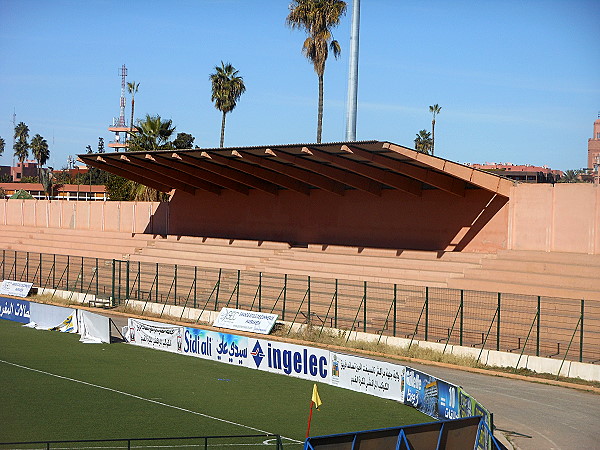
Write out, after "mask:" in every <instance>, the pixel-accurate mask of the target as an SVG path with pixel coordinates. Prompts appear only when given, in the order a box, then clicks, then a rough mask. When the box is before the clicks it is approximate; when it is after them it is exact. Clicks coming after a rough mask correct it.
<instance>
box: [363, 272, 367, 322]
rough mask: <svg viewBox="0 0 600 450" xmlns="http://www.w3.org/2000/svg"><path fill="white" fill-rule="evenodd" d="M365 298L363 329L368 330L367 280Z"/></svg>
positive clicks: (364, 289)
mask: <svg viewBox="0 0 600 450" xmlns="http://www.w3.org/2000/svg"><path fill="white" fill-rule="evenodd" d="M363 298H364V299H365V302H364V303H363V331H364V332H365V333H366V332H367V282H366V281H365V282H364V287H363Z"/></svg>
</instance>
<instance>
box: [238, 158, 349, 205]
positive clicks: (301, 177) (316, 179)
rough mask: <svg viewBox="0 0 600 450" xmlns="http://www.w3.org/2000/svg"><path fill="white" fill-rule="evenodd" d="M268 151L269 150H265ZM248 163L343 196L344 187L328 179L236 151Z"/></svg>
mask: <svg viewBox="0 0 600 450" xmlns="http://www.w3.org/2000/svg"><path fill="white" fill-rule="evenodd" d="M267 150H269V149H267ZM236 151H237V152H239V153H240V154H241V155H242V156H243V157H244V158H246V159H247V160H248V161H251V162H253V163H254V164H260V165H261V166H262V167H266V168H268V169H271V170H273V171H275V172H278V173H281V174H284V175H286V176H288V177H291V178H294V179H295V180H298V181H301V182H302V183H306V184H308V185H310V186H314V187H316V188H319V189H323V190H324V191H328V192H331V193H333V194H337V195H340V196H341V195H344V185H343V184H342V183H339V182H337V181H334V180H332V179H330V178H327V177H324V176H322V175H320V174H318V173H312V172H309V171H307V170H305V169H301V168H298V167H296V166H292V165H288V164H283V163H281V162H279V161H273V160H272V159H270V158H269V157H265V156H256V155H254V154H252V153H249V152H245V151H242V150H236Z"/></svg>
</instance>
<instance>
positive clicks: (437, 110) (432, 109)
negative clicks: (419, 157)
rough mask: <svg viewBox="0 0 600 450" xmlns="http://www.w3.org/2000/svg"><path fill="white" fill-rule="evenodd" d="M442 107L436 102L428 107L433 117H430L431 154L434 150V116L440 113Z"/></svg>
mask: <svg viewBox="0 0 600 450" xmlns="http://www.w3.org/2000/svg"><path fill="white" fill-rule="evenodd" d="M441 110H442V107H441V106H440V105H438V104H437V103H436V104H435V105H433V106H430V107H429V112H430V113H431V114H433V118H432V119H431V154H432V155H433V154H434V152H435V116H436V115H438V114H439V113H440V111H441Z"/></svg>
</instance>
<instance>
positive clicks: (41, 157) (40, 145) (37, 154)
mask: <svg viewBox="0 0 600 450" xmlns="http://www.w3.org/2000/svg"><path fill="white" fill-rule="evenodd" d="M30 146H31V154H32V155H33V157H34V158H35V159H36V160H37V162H38V178H41V177H40V174H41V170H42V166H43V165H44V164H46V161H48V157H49V156H50V149H49V148H48V142H46V139H44V138H43V137H42V136H40V135H39V134H36V135H35V136H34V137H33V138H32V139H31V145H30Z"/></svg>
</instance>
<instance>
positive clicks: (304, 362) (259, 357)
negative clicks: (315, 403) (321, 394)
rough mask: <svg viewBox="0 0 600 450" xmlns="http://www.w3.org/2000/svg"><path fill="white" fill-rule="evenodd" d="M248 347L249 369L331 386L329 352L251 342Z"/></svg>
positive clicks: (263, 341)
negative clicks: (252, 368)
mask: <svg viewBox="0 0 600 450" xmlns="http://www.w3.org/2000/svg"><path fill="white" fill-rule="evenodd" d="M248 344H249V347H248V348H249V349H250V356H251V361H250V363H251V365H250V367H254V368H256V369H259V370H265V371H267V372H273V373H279V374H284V375H290V376H292V377H298V378H304V379H307V380H312V381H318V382H323V383H328V384H330V379H331V377H330V373H331V370H330V367H331V365H330V361H329V350H321V349H318V348H314V347H306V346H303V345H295V344H287V343H285V342H278V341H267V340H264V339H254V338H248Z"/></svg>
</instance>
